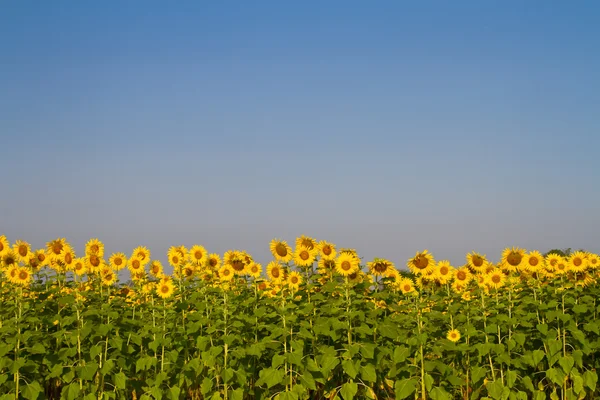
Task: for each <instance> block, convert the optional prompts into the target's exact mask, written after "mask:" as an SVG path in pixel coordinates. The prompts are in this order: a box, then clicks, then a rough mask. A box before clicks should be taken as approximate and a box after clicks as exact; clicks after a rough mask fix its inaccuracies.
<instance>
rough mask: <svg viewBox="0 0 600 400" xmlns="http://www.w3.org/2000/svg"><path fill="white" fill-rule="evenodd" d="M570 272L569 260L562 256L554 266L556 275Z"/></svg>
mask: <svg viewBox="0 0 600 400" xmlns="http://www.w3.org/2000/svg"><path fill="white" fill-rule="evenodd" d="M567 272H569V262H568V261H567V260H565V259H564V258H562V257H561V259H560V260H559V261H558V262H557V263H556V266H555V267H554V273H555V274H556V275H564V274H566V273H567Z"/></svg>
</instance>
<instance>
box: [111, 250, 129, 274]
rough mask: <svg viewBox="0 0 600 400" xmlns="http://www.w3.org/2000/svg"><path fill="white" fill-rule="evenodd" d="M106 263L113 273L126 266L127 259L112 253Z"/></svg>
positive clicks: (122, 255)
mask: <svg viewBox="0 0 600 400" xmlns="http://www.w3.org/2000/svg"><path fill="white" fill-rule="evenodd" d="M108 263H109V264H110V267H111V268H112V269H113V270H114V271H120V270H122V269H123V268H125V267H126V266H127V257H125V254H123V253H113V255H112V256H110V258H109V259H108Z"/></svg>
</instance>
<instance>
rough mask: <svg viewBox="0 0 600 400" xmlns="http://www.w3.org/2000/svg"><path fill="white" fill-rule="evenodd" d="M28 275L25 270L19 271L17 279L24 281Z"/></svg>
mask: <svg viewBox="0 0 600 400" xmlns="http://www.w3.org/2000/svg"><path fill="white" fill-rule="evenodd" d="M28 277H29V274H28V273H27V271H21V272H19V279H20V280H22V281H24V280H26V279H27V278H28Z"/></svg>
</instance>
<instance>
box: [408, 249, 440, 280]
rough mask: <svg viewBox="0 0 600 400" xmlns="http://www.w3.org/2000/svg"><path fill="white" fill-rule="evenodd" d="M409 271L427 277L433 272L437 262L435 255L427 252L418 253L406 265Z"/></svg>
mask: <svg viewBox="0 0 600 400" xmlns="http://www.w3.org/2000/svg"><path fill="white" fill-rule="evenodd" d="M406 265H407V266H408V269H410V270H411V272H413V273H415V274H420V275H426V274H427V273H430V272H432V271H433V269H434V267H435V260H434V258H433V255H431V253H429V251H427V250H423V251H421V252H417V254H415V256H414V257H413V258H411V259H410V260H408V262H407V263H406Z"/></svg>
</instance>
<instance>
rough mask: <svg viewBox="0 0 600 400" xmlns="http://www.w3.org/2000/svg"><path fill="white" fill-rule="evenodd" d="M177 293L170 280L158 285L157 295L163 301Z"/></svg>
mask: <svg viewBox="0 0 600 400" xmlns="http://www.w3.org/2000/svg"><path fill="white" fill-rule="evenodd" d="M174 291H175V285H174V284H173V282H172V281H171V280H170V279H166V280H160V281H158V282H157V284H156V294H158V295H159V296H160V297H162V298H163V299H168V298H169V297H171V296H172V295H173V292H174Z"/></svg>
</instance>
